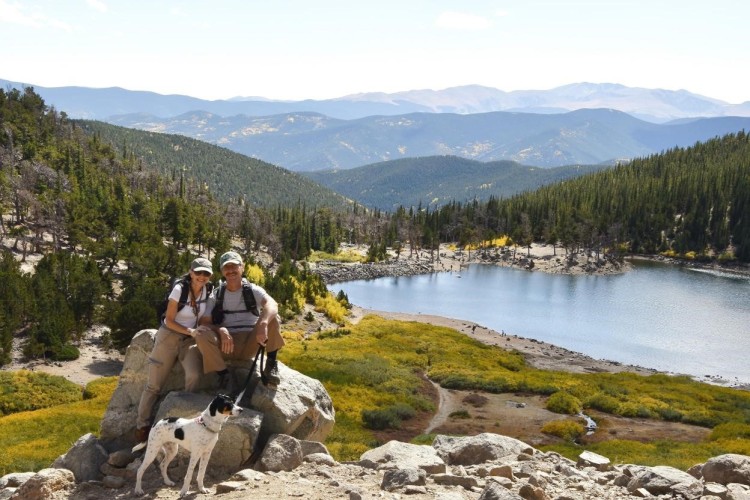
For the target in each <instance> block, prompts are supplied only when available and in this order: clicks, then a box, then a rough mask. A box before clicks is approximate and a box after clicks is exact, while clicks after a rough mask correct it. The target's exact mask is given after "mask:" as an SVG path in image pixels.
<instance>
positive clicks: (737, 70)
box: [0, 0, 750, 104]
mask: <svg viewBox="0 0 750 500" xmlns="http://www.w3.org/2000/svg"><path fill="white" fill-rule="evenodd" d="M749 23H750V2H748V1H747V0H713V1H706V0H629V1H628V0H622V1H609V0H582V1H565V0H549V1H541V0H512V1H511V0H507V1H504V0H496V1H491V0H461V1H458V0H453V1H447V0H397V1H394V0H372V1H363V0H355V1H352V0H213V1H208V0H205V1H200V0H40V1H21V0H0V47H2V52H1V54H2V55H0V78H2V79H5V80H12V81H20V82H25V83H31V84H34V85H37V86H42V87H59V86H68V85H77V86H84V87H114V86H116V87H123V88H126V89H129V90H150V91H154V92H158V93H161V94H185V95H190V96H194V97H200V98H204V99H227V98H230V97H234V96H262V97H267V98H271V99H294V100H297V99H306V98H310V99H325V98H331V97H341V96H344V95H348V94H355V93H360V92H374V91H382V92H389V93H390V92H398V91H403V90H414V89H434V90H439V89H444V88H447V87H454V86H459V85H468V84H479V85H484V86H488V87H494V88H498V89H501V90H505V91H511V90H530V89H536V90H544V89H550V88H554V87H557V86H560V85H565V84H569V83H577V82H593V83H621V84H623V85H627V86H630V87H645V88H663V89H668V90H678V89H686V90H688V91H690V92H694V93H697V94H702V95H705V96H708V97H714V98H717V99H721V100H724V101H727V102H730V103H735V104H736V103H741V102H744V101H749V100H750V56H749V55H748V54H750V36H748V35H747V29H748V28H747V26H748V24H749Z"/></svg>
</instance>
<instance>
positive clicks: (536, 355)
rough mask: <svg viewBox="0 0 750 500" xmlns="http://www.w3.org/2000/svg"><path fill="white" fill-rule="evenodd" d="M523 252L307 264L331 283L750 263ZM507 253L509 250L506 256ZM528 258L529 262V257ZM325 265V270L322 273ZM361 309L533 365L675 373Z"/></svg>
mask: <svg viewBox="0 0 750 500" xmlns="http://www.w3.org/2000/svg"><path fill="white" fill-rule="evenodd" d="M522 250H523V251H522V253H523V255H518V253H521V250H517V254H516V255H515V256H513V255H512V254H511V253H510V252H507V253H506V256H505V257H506V258H502V254H496V253H495V252H494V251H489V252H487V253H484V252H476V251H472V252H466V253H463V252H456V251H451V250H450V249H449V248H448V246H445V247H443V246H441V247H440V259H439V260H438V259H436V258H433V257H431V256H430V255H429V253H428V252H421V254H420V253H416V252H415V253H413V254H411V255H410V254H409V253H406V252H404V253H402V255H401V256H400V257H399V258H398V259H394V260H395V261H394V260H391V261H390V262H386V263H379V264H358V263H355V264H350V263H327V264H325V265H323V266H321V265H318V266H316V268H313V270H315V271H316V272H319V271H320V270H321V268H323V269H324V272H321V275H322V276H323V279H324V280H325V281H326V283H328V284H329V286H330V285H331V284H334V283H338V282H346V281H353V280H363V279H376V278H382V277H398V276H411V275H418V274H429V273H435V272H450V273H453V274H455V275H457V277H460V273H461V271H462V270H464V269H465V268H466V267H467V266H469V265H472V264H489V265H497V266H500V267H511V268H516V269H524V270H527V271H541V272H546V273H550V274H570V275H608V274H621V273H626V272H628V271H630V270H631V269H632V267H633V264H632V261H639V260H642V261H649V262H658V263H662V264H665V265H676V266H683V267H690V268H693V269H701V270H707V271H711V272H723V273H730V274H733V275H738V276H743V277H750V268H748V267H747V266H744V265H736V266H719V265H717V264H704V263H697V262H690V261H681V260H676V259H669V258H665V257H661V256H634V257H629V258H628V259H626V260H624V261H623V262H616V261H604V260H602V261H600V262H599V263H598V264H596V265H594V264H592V262H591V261H592V260H593V259H592V258H589V262H588V263H587V262H586V258H585V257H578V258H575V259H572V260H567V259H566V256H565V255H564V253H563V252H561V251H560V249H559V248H557V249H554V248H553V247H551V246H549V245H532V247H531V248H530V249H528V252H527V249H525V248H524V249H522ZM508 254H509V255H508ZM532 261H533V262H534V264H533V266H529V262H532ZM325 269H327V270H328V273H326V272H325ZM331 269H338V271H337V272H331V271H330V270H331ZM364 314H375V315H378V316H381V317H384V318H389V319H396V320H401V321H418V322H425V323H430V324H434V325H440V326H447V327H450V328H453V329H455V330H457V331H459V332H462V333H464V334H466V335H469V336H471V337H473V338H476V339H477V340H479V341H480V342H483V343H486V344H490V345H497V346H499V347H502V348H505V349H511V350H513V349H515V350H518V351H519V352H521V353H522V354H523V355H524V357H525V358H526V360H527V362H528V363H529V364H530V365H531V366H533V367H535V368H538V369H543V370H554V371H565V372H575V373H598V372H605V373H617V372H622V371H627V372H632V373H637V374H640V375H652V374H656V373H665V374H668V375H678V373H673V372H665V371H659V370H656V369H652V368H648V367H643V366H637V365H626V364H623V363H620V362H617V361H612V360H607V359H595V358H592V357H591V356H588V355H586V354H584V353H580V352H575V351H571V350H568V349H566V348H563V347H560V346H557V345H554V344H550V343H547V342H543V341H540V340H536V339H533V338H526V337H521V336H518V335H516V334H514V333H513V332H502V331H501V332H497V331H495V330H492V329H490V328H487V327H485V326H483V325H480V324H477V323H475V322H472V321H469V320H462V319H453V318H446V317H441V316H433V315H426V314H411V313H402V312H385V311H375V310H370V309H365V308H362V307H359V306H356V305H355V306H354V307H353V316H352V321H353V322H356V321H358V320H359V319H360V318H361V316H362V315H364ZM687 376H690V377H691V378H693V379H694V380H696V381H699V382H704V383H709V384H713V385H717V386H722V387H733V388H738V389H743V390H750V385H749V384H742V383H740V384H737V381H734V382H733V381H730V380H727V379H724V378H721V377H719V376H716V375H714V376H708V375H706V376H700V377H699V376H694V375H687Z"/></svg>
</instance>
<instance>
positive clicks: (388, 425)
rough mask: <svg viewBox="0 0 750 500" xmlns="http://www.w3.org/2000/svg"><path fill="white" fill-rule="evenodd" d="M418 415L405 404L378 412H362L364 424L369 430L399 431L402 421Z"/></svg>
mask: <svg viewBox="0 0 750 500" xmlns="http://www.w3.org/2000/svg"><path fill="white" fill-rule="evenodd" d="M414 415H416V410H414V408H412V407H411V406H410V405H408V404H405V403H397V404H395V405H392V406H389V407H387V408H383V409H378V410H362V422H363V423H364V426H365V427H366V428H367V429H372V430H383V429H399V428H401V421H403V420H408V419H410V418H412V417H413V416H414Z"/></svg>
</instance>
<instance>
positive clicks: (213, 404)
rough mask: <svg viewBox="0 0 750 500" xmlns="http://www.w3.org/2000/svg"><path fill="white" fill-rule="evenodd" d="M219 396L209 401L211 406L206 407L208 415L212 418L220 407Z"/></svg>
mask: <svg viewBox="0 0 750 500" xmlns="http://www.w3.org/2000/svg"><path fill="white" fill-rule="evenodd" d="M221 405H222V402H221V396H216V397H215V398H214V400H213V401H211V404H210V405H208V413H210V414H211V416H212V417H215V416H216V412H217V411H218V410H219V408H220V407H221Z"/></svg>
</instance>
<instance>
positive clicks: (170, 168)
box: [76, 120, 349, 208]
mask: <svg viewBox="0 0 750 500" xmlns="http://www.w3.org/2000/svg"><path fill="white" fill-rule="evenodd" d="M76 123H77V124H78V125H80V126H81V127H82V128H83V129H84V130H86V131H87V132H88V133H90V134H94V135H96V136H98V137H100V138H101V140H102V141H106V142H108V143H110V144H114V145H116V146H114V150H115V151H116V152H117V153H118V154H119V155H121V156H123V157H129V158H132V159H133V161H135V162H138V163H139V164H142V165H143V166H144V167H145V168H146V169H148V170H151V171H153V172H156V173H158V174H159V175H163V176H176V177H178V178H179V180H180V184H181V185H186V186H185V187H184V189H185V190H186V191H189V190H190V185H191V184H192V185H195V183H196V182H197V183H198V184H202V183H205V184H206V185H207V186H208V188H209V189H210V190H211V192H212V193H214V194H215V195H216V196H217V197H218V198H220V199H222V200H224V201H230V200H243V203H248V204H250V205H253V206H262V207H266V208H272V207H276V206H278V205H281V206H292V205H293V204H295V203H297V202H299V201H302V202H303V203H305V204H307V205H309V206H329V207H340V208H343V207H345V206H348V205H349V202H347V201H346V200H345V199H344V198H343V197H342V196H341V195H338V194H336V193H334V192H333V191H331V190H330V189H328V188H324V187H322V186H321V185H319V184H317V183H315V182H313V181H311V180H309V179H307V178H305V177H303V176H302V175H300V174H297V173H295V172H291V171H289V170H286V169H283V168H281V167H277V166H275V165H272V164H270V163H266V162H264V161H261V160H258V159H256V158H251V157H248V156H244V155H241V154H238V153H235V152H232V151H230V150H228V149H225V148H222V147H218V146H214V145H211V144H208V143H206V142H201V141H197V140H195V139H191V138H188V137H185V136H183V135H172V134H158V133H153V132H145V131H143V130H136V129H130V128H124V127H118V126H116V125H110V124H107V123H103V122H97V121H87V120H81V121H77V122H76ZM175 180H177V178H176V179H175ZM180 197H182V195H180Z"/></svg>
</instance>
